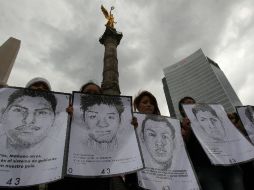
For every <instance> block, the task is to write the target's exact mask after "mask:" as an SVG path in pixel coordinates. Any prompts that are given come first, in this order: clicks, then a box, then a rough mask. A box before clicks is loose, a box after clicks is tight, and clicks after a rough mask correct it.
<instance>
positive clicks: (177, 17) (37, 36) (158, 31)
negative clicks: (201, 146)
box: [0, 0, 254, 115]
mask: <svg viewBox="0 0 254 190" xmlns="http://www.w3.org/2000/svg"><path fill="white" fill-rule="evenodd" d="M101 4H103V5H104V6H105V7H106V8H107V9H109V7H110V6H111V5H113V6H115V10H114V12H113V13H114V16H115V18H116V21H117V24H116V29H117V30H118V31H120V32H122V33H123V39H122V41H121V43H120V45H119V46H118V61H119V62H118V64H119V74H120V77H119V82H120V88H121V92H122V95H130V96H133V97H134V96H135V95H136V94H137V93H138V92H139V91H140V90H145V89H146V90H149V91H151V92H152V93H153V94H154V95H155V96H156V97H157V99H158V102H159V107H160V109H161V111H162V113H163V114H164V115H169V112H168V109H167V103H166V99H165V96H164V92H163V86H162V83H161V79H162V77H163V68H165V67H167V66H169V65H172V64H174V63H176V62H177V61H180V60H181V59H183V58H185V57H187V56H188V55H190V54H192V53H193V52H195V51H196V50H198V49H199V48H202V50H203V52H204V53H205V54H206V55H207V56H208V57H210V58H211V59H213V60H214V61H215V62H217V63H219V66H220V67H221V69H222V70H223V71H224V73H225V75H226V76H227V77H228V79H229V81H230V82H231V84H232V86H233V88H234V89H235V90H236V92H237V94H238V96H239V98H240V100H241V101H242V103H243V104H252V105H254V98H253V97H252V95H253V92H254V85H253V81H254V70H253V68H254V64H253V61H254V53H253V52H252V50H254V23H253V22H254V15H253V10H254V1H253V0H228V1H225V0H153V1H152V0H150V1H149V0H71V1H70V0H54V1H52V0H0V44H3V43H4V42H5V41H6V40H7V39H8V38H9V37H11V36H12V37H15V38H17V39H19V40H21V48H20V51H19V54H18V57H17V59H16V62H15V65H14V67H13V70H12V72H11V75H10V78H9V81H8V84H9V85H10V86H21V87H23V86H25V85H26V83H27V81H29V80H30V79H31V78H33V77H37V76H42V77H45V78H47V79H48V80H49V81H50V82H51V84H52V87H53V90H54V91H61V92H71V91H72V90H79V88H80V86H81V85H82V84H83V83H85V82H87V81H88V80H90V79H92V80H94V81H97V83H100V82H101V81H102V69H103V55H104V46H102V45H101V44H100V43H99V41H98V40H99V37H100V36H101V35H102V34H103V32H104V30H105V26H104V24H105V22H106V20H105V18H104V16H103V14H102V12H101V10H100V5H101Z"/></svg>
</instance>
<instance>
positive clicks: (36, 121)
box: [2, 95, 55, 147]
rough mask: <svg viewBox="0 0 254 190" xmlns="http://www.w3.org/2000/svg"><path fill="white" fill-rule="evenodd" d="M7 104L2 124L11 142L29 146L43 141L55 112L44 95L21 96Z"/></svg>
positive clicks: (20, 145) (52, 121)
mask: <svg viewBox="0 0 254 190" xmlns="http://www.w3.org/2000/svg"><path fill="white" fill-rule="evenodd" d="M13 100H14V101H13V102H12V103H11V104H9V105H8V106H7V108H6V109H5V111H4V114H3V120H2V124H3V127H4V131H5V133H6V135H7V139H8V140H9V143H10V144H12V145H17V146H19V147H29V146H31V145H34V144H37V143H39V142H41V141H42V140H43V139H44V138H45V137H46V136H47V134H48V130H49V128H50V127H51V126H52V125H53V123H54V119H55V113H54V110H53V108H52V105H51V103H50V102H49V101H48V100H46V99H45V98H43V97H38V96H33V97H32V96H28V95H24V96H20V97H16V98H15V99H13Z"/></svg>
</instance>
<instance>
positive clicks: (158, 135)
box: [140, 115, 175, 170]
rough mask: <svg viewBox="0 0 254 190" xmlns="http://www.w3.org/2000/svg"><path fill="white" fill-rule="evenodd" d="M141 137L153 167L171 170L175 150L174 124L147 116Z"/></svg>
mask: <svg viewBox="0 0 254 190" xmlns="http://www.w3.org/2000/svg"><path fill="white" fill-rule="evenodd" d="M140 137H141V140H142V142H143V144H144V145H145V147H146V149H147V151H148V153H149V155H150V157H151V160H152V167H154V168H157V169H162V170H167V169H169V168H170V166H171V163H172V159H173V152H174V149H175V129H174V127H173V126H172V124H171V123H170V122H169V121H168V120H167V119H166V118H163V117H158V116H155V115H147V116H146V118H145V119H144V120H143V122H142V126H141V133H140Z"/></svg>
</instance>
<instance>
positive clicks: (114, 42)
mask: <svg viewBox="0 0 254 190" xmlns="http://www.w3.org/2000/svg"><path fill="white" fill-rule="evenodd" d="M113 9H114V7H111V9H110V12H109V13H108V11H107V10H106V9H105V8H104V7H103V6H101V10H102V12H103V14H104V16H105V18H106V19H107V20H108V21H107V23H106V25H105V26H106V30H105V32H104V33H103V35H102V36H101V38H100V40H99V41H100V43H101V44H103V45H104V46H105V52H104V65H103V79H102V84H101V88H102V91H103V94H109V95H120V94H121V91H120V87H119V80H118V78H119V73H118V59H117V46H118V45H119V43H120V41H121V39H122V37H123V34H122V33H120V32H117V31H116V29H115V28H114V24H115V23H116V22H114V17H113V14H112V13H111V11H112V10H113ZM109 179H110V189H111V190H127V188H126V187H125V184H124V182H123V179H122V178H121V176H115V177H111V178H109Z"/></svg>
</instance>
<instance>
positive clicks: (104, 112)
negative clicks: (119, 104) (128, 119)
mask: <svg viewBox="0 0 254 190" xmlns="http://www.w3.org/2000/svg"><path fill="white" fill-rule="evenodd" d="M84 117H85V118H84V121H85V124H86V128H87V130H88V135H89V137H90V138H91V139H93V140H94V141H96V142H98V143H110V142H112V140H113V139H114V138H115V137H116V134H117V131H118V128H119V125H120V116H119V113H118V111H117V109H116V107H115V106H112V105H106V104H101V105H98V104H95V105H93V106H90V107H88V109H87V110H86V111H85V116H84Z"/></svg>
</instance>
